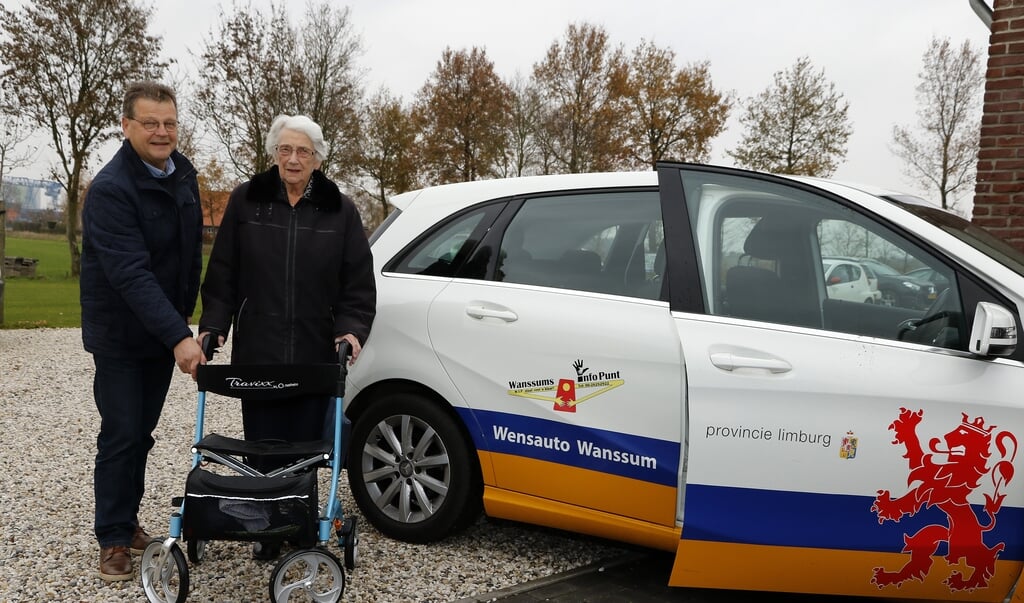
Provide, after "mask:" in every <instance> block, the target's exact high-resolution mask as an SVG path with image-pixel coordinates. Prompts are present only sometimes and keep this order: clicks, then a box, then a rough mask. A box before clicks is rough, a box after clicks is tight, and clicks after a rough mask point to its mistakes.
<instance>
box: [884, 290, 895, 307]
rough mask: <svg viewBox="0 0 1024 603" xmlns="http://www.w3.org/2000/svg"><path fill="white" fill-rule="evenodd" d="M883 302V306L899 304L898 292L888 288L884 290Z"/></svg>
mask: <svg viewBox="0 0 1024 603" xmlns="http://www.w3.org/2000/svg"><path fill="white" fill-rule="evenodd" d="M881 304H882V305H883V306H890V307H891V306H895V305H897V304H898V298H897V297H896V294H895V293H893V292H892V290H889V289H886V290H884V291H882V300H881Z"/></svg>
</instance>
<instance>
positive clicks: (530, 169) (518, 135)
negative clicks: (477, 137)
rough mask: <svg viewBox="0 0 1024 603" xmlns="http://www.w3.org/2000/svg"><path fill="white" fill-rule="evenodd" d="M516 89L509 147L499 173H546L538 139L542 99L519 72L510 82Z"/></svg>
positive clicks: (509, 121) (510, 110)
mask: <svg viewBox="0 0 1024 603" xmlns="http://www.w3.org/2000/svg"><path fill="white" fill-rule="evenodd" d="M509 90H510V92H511V93H512V96H511V105H510V107H509V119H508V122H507V126H506V127H507V132H506V135H505V148H504V152H503V153H502V157H501V158H500V159H499V163H498V166H497V168H496V169H497V173H498V175H499V176H501V177H503V178H509V177H515V176H527V175H530V174H538V173H543V168H542V166H543V163H542V159H541V157H542V151H541V148H540V144H539V143H538V141H537V134H536V132H537V120H538V119H539V117H540V114H541V100H540V95H539V94H538V93H537V89H536V88H535V87H534V86H532V85H531V84H530V82H528V81H527V80H525V79H524V78H523V76H522V75H521V74H518V73H517V74H516V76H515V77H514V78H513V79H512V82H511V83H510V84H509Z"/></svg>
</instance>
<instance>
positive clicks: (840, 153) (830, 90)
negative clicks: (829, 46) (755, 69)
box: [726, 57, 852, 176]
mask: <svg viewBox="0 0 1024 603" xmlns="http://www.w3.org/2000/svg"><path fill="white" fill-rule="evenodd" d="M774 79H775V82H774V85H772V86H769V87H768V88H767V89H765V90H764V91H763V92H761V93H760V94H758V95H757V96H755V97H751V98H749V99H747V101H746V103H744V112H743V115H742V116H740V124H742V125H743V128H744V132H743V137H742V139H741V140H740V143H739V145H738V146H737V147H736V148H735V149H733V150H730V151H726V152H727V153H728V154H729V155H730V156H731V157H732V158H733V159H735V160H736V163H737V164H738V165H740V166H742V167H747V168H750V169H754V170H764V171H769V172H778V173H781V174H802V175H806V176H831V175H832V173H833V172H835V170H836V168H837V167H839V162H840V160H841V159H843V158H844V157H846V141H847V140H848V139H849V138H850V134H851V132H852V127H851V125H850V120H849V118H848V117H847V111H848V109H849V105H848V103H846V102H845V101H843V95H842V94H840V93H839V92H837V91H836V89H835V84H833V83H832V82H830V81H828V80H827V79H826V78H825V72H824V70H815V69H814V67H813V66H812V65H811V61H810V59H809V58H807V57H801V58H800V59H797V62H796V64H794V65H793V67H792V68H791V69H789V70H787V71H779V72H777V73H776V74H775V78H774Z"/></svg>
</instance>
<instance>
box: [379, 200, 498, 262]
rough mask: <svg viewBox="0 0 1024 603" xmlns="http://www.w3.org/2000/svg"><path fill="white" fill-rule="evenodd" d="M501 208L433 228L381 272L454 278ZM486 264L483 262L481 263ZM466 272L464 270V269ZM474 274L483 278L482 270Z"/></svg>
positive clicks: (478, 211) (484, 209)
mask: <svg viewBox="0 0 1024 603" xmlns="http://www.w3.org/2000/svg"><path fill="white" fill-rule="evenodd" d="M502 207H503V204H490V205H487V206H483V207H478V208H475V209H473V210H471V211H469V212H467V213H464V214H461V215H457V216H455V217H453V218H451V219H450V220H448V221H447V222H445V223H442V224H439V225H437V226H435V227H434V228H432V229H431V230H430V231H428V233H427V234H426V235H425V236H423V237H420V238H419V239H417V240H416V241H414V242H413V243H412V245H410V246H409V247H408V248H407V249H405V250H404V251H403V252H402V253H400V254H398V256H396V259H395V260H393V261H392V262H390V263H389V265H388V266H386V267H385V268H384V270H385V271H388V272H400V273H405V274H421V275H429V276H444V277H451V276H454V275H455V273H456V271H457V270H459V268H460V266H462V265H463V264H465V263H466V258H467V257H468V255H469V253H470V252H471V251H472V248H473V247H474V246H475V245H476V242H477V241H478V240H479V239H480V237H481V236H482V234H483V231H485V230H486V228H487V226H489V225H490V224H491V223H492V222H493V221H494V217H495V216H496V215H497V214H498V212H499V211H500V209H501V208H502ZM484 264H486V260H484ZM463 271H466V268H463ZM475 272H477V273H479V276H480V277H482V276H483V267H480V268H479V269H478V270H475Z"/></svg>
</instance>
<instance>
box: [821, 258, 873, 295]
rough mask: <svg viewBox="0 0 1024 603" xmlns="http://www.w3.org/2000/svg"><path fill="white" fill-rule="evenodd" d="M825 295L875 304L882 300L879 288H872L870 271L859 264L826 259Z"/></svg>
mask: <svg viewBox="0 0 1024 603" xmlns="http://www.w3.org/2000/svg"><path fill="white" fill-rule="evenodd" d="M821 267H822V269H823V270H824V271H825V293H826V295H828V297H829V299H838V300H843V301H851V302H864V303H866V304H873V303H875V302H877V301H879V300H880V299H882V293H881V292H880V291H879V290H878V288H877V287H875V288H872V287H871V281H870V280H869V279H868V271H867V270H865V269H864V267H863V266H861V265H860V264H858V263H857V262H846V261H843V260H838V259H831V258H825V259H823V260H822V262H821Z"/></svg>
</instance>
